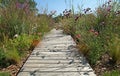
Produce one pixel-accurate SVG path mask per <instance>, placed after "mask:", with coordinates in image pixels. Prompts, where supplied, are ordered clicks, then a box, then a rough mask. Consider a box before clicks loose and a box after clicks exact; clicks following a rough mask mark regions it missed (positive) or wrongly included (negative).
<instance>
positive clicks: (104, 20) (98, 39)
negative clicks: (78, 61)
mask: <svg viewBox="0 0 120 76" xmlns="http://www.w3.org/2000/svg"><path fill="white" fill-rule="evenodd" d="M81 10H82V9H81ZM67 12H68V14H67V15H64V13H63V15H64V16H63V18H61V20H60V22H61V23H62V25H63V26H62V27H61V28H62V29H63V30H64V32H65V33H66V34H70V35H71V36H72V37H73V38H74V40H75V41H76V43H77V44H78V45H77V47H78V48H79V50H80V52H82V53H83V54H84V55H85V56H86V58H87V59H88V61H89V63H90V64H91V65H92V66H95V65H97V62H98V60H100V58H101V57H102V55H104V54H106V53H107V54H108V55H109V56H110V58H109V62H107V63H110V64H111V63H112V65H113V66H116V65H119V64H120V56H119V54H120V47H119V45H120V33H119V30H120V26H119V25H120V3H119V1H117V0H114V1H111V0H109V1H108V2H106V3H104V4H103V5H100V6H99V7H98V8H97V9H96V11H95V12H92V10H91V9H90V8H86V9H84V10H83V11H80V12H79V13H77V14H74V13H73V12H71V13H70V14H69V11H67ZM66 16H67V17H66ZM107 63H106V64H107Z"/></svg>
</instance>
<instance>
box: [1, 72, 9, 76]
mask: <svg viewBox="0 0 120 76" xmlns="http://www.w3.org/2000/svg"><path fill="white" fill-rule="evenodd" d="M0 76H10V74H9V73H8V72H0Z"/></svg>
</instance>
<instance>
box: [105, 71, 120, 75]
mask: <svg viewBox="0 0 120 76" xmlns="http://www.w3.org/2000/svg"><path fill="white" fill-rule="evenodd" d="M119 75H120V71H118V70H113V71H111V72H106V73H105V74H104V75H103V76H119Z"/></svg>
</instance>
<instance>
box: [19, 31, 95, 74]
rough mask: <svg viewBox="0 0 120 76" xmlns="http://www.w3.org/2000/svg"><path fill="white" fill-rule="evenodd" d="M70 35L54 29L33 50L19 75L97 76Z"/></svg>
mask: <svg viewBox="0 0 120 76" xmlns="http://www.w3.org/2000/svg"><path fill="white" fill-rule="evenodd" d="M75 45H76V44H75V42H74V41H73V39H72V37H71V36H70V35H64V34H62V31H60V30H58V31H57V30H55V29H54V30H52V31H51V32H50V33H49V34H47V35H46V36H45V39H43V40H42V41H41V43H39V44H38V46H37V47H36V48H35V49H34V50H33V52H32V53H31V55H30V57H29V58H28V60H27V61H26V62H25V64H24V65H23V67H22V68H21V70H20V72H19V73H18V75H17V76H96V75H95V74H94V71H93V69H92V68H91V67H90V65H89V64H88V63H87V62H86V60H85V58H84V57H83V55H82V54H79V52H78V49H76V48H75V47H74V46H75Z"/></svg>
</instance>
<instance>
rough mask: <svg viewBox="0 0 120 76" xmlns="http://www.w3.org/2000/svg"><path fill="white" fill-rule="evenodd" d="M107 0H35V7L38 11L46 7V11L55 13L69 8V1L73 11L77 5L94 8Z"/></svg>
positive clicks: (76, 8)
mask: <svg viewBox="0 0 120 76" xmlns="http://www.w3.org/2000/svg"><path fill="white" fill-rule="evenodd" d="M105 1H108V0H35V2H36V3H37V9H38V10H39V12H40V13H43V10H44V9H45V8H46V10H47V13H49V12H50V11H54V10H55V11H57V12H56V14H57V15H58V14H60V13H62V12H63V11H64V10H65V9H70V7H71V3H72V4H73V6H74V10H75V11H79V10H78V5H79V6H80V8H82V9H85V8H88V7H89V8H91V9H92V10H95V8H96V7H97V6H98V5H100V4H102V3H103V2H105Z"/></svg>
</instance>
